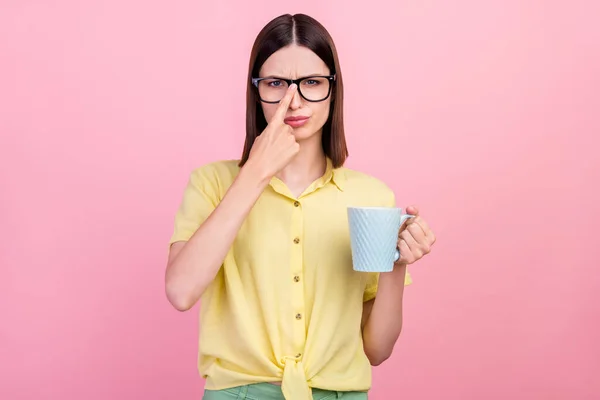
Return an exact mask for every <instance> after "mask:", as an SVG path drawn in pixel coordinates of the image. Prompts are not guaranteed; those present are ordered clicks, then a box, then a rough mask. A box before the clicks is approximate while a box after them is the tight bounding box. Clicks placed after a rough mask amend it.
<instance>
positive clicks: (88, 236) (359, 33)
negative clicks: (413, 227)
mask: <svg viewBox="0 0 600 400" xmlns="http://www.w3.org/2000/svg"><path fill="white" fill-rule="evenodd" d="M284 3H286V2H281V1H262V2H258V3H257V2H253V3H251V2H245V1H236V2H231V1H225V2H224V1H212V2H205V1H175V2H165V1H141V0H119V1H116V0H111V1H108V0H103V1H76V0H71V1H67V0H62V1H34V0H2V1H0V152H1V154H0V155H1V156H0V179H1V193H0V246H1V251H0V265H1V271H0V312H1V319H0V398H2V399H6V400H13V399H14V400H17V399H57V400H58V399H61V400H69V399H87V400H100V399H102V400H104V399H199V398H200V396H201V390H202V381H201V380H200V378H199V377H198V376H197V373H196V366H195V362H196V347H197V343H196V340H197V337H196V334H197V313H196V312H195V311H193V312H190V313H185V314H181V313H178V312H177V311H175V310H174V309H172V308H171V307H170V305H169V304H168V302H167V300H166V298H165V296H164V291H163V290H164V289H163V271H164V267H165V257H166V244H167V240H168V238H169V236H170V234H171V229H172V219H173V214H174V212H175V209H176V207H177V205H178V203H179V200H180V198H181V194H182V190H183V186H184V184H185V182H186V179H187V177H188V174H189V172H190V171H191V169H192V168H194V167H196V166H199V165H201V164H203V163H205V162H208V161H212V160H215V159H218V158H230V157H231V158H233V157H237V156H238V155H239V154H240V151H241V146H242V140H243V130H244V107H245V104H244V89H243V88H244V79H245V74H246V66H247V59H248V55H249V51H250V46H251V44H252V41H253V40H254V37H255V35H256V33H257V32H258V30H259V29H260V28H261V27H262V26H263V25H264V24H265V23H266V22H267V21H268V20H269V19H270V18H272V17H274V16H276V15H279V14H280V13H284V12H292V13H294V12H306V13H309V14H311V15H313V16H314V17H316V18H317V19H319V20H321V21H322V22H323V23H324V24H325V25H326V26H327V27H328V29H329V30H330V31H331V33H332V34H333V36H334V38H335V40H336V42H337V45H338V48H339V53H340V57H341V63H342V66H343V73H344V79H345V83H346V95H347V97H346V105H347V107H346V116H347V120H346V121H347V133H348V140H349V144H350V149H351V157H350V159H349V163H348V165H349V166H350V167H353V168H358V169H362V170H365V171H366V172H369V173H372V174H374V175H376V176H379V177H381V178H382V179H384V180H385V181H386V182H388V183H389V184H390V185H391V186H392V187H393V188H394V189H395V190H396V193H397V196H398V199H399V201H400V203H401V204H402V205H405V204H410V203H415V204H417V205H419V206H420V208H421V210H422V213H423V215H424V216H425V217H426V219H427V220H428V221H429V222H430V223H431V225H432V227H433V228H434V229H435V230H436V232H437V236H438V243H437V244H436V246H435V251H434V252H433V253H432V254H431V255H430V256H429V257H428V258H427V259H425V260H423V261H422V262H420V263H419V264H420V265H418V266H415V267H414V268H412V274H413V278H414V280H415V284H414V285H413V286H411V287H410V289H408V290H407V293H406V323H405V330H404V332H403V335H402V338H401V341H400V342H399V344H398V345H397V347H396V350H395V353H394V356H393V357H392V359H391V360H389V361H388V362H387V363H386V364H385V365H384V366H382V367H379V368H377V369H376V370H375V376H374V389H373V390H372V396H371V398H372V399H375V400H383V399H393V400H395V399H426V400H429V399H431V400H437V399H442V398H443V399H448V400H465V399H466V400H469V399H486V400H494V399H507V398H510V399H528V400H531V399H543V400H547V399H565V400H567V399H568V400H584V399H598V398H600V381H599V380H598V372H599V370H600V345H599V344H598V337H599V336H600V332H599V330H598V321H599V320H600V301H599V299H598V291H599V290H600V278H599V277H600V274H599V273H598V267H599V266H600V252H599V248H600V246H599V245H598V244H597V240H598V239H597V238H598V236H597V234H596V228H597V226H598V224H599V223H600V215H599V207H598V203H599V199H598V196H597V189H596V185H597V184H598V182H600V174H599V170H600V162H599V158H600V157H599V156H598V145H599V144H600V140H599V137H600V123H599V122H598V113H599V110H600V101H599V93H600V79H599V78H598V76H599V75H598V74H599V71H600V29H599V28H598V25H597V16H598V15H600V6H599V4H600V3H599V2H597V1H593V0H590V1H569V2H567V1H564V2H559V1H544V2H542V1H522V0H509V1H508V0H504V1H494V2H492V1H479V0H459V1H453V2H448V1H443V0H430V1H410V2H409V1H402V2H395V1H385V2H378V3H379V4H378V5H377V6H375V3H372V2H371V3H369V4H370V5H371V6H372V7H370V8H366V7H365V5H364V3H363V2H357V3H355V4H353V5H351V4H350V2H348V1H336V2H323V1H320V0H315V1H304V2H302V5H300V4H297V5H295V6H286V5H284ZM376 3H377V2H376ZM361 21H362V22H361Z"/></svg>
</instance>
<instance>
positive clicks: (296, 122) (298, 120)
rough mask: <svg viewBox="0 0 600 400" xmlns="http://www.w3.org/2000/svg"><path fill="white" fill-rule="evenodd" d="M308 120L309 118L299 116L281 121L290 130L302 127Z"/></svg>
mask: <svg viewBox="0 0 600 400" xmlns="http://www.w3.org/2000/svg"><path fill="white" fill-rule="evenodd" d="M309 118H310V117H305V116H301V115H300V116H296V117H287V118H286V119H284V120H283V122H285V123H286V124H288V125H289V126H291V127H292V128H298V127H300V126H302V125H304V124H305V123H306V122H307V121H308V119H309Z"/></svg>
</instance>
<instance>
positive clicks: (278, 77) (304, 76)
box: [261, 73, 329, 79]
mask: <svg viewBox="0 0 600 400" xmlns="http://www.w3.org/2000/svg"><path fill="white" fill-rule="evenodd" d="M311 76H329V75H328V74H324V73H314V74H309V75H302V76H300V77H298V78H296V79H302V78H310V77H311ZM261 78H271V79H292V78H285V77H283V76H279V75H266V76H263V77H261Z"/></svg>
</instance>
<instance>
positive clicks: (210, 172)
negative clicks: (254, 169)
mask: <svg viewBox="0 0 600 400" xmlns="http://www.w3.org/2000/svg"><path fill="white" fill-rule="evenodd" d="M238 163H239V160H219V161H213V162H209V163H206V164H203V165H201V166H199V167H196V168H195V169H193V170H192V172H191V174H190V183H191V184H192V185H194V186H196V187H198V188H203V189H204V190H207V189H210V190H212V191H215V192H216V193H221V192H224V191H226V190H227V189H228V188H229V186H230V185H231V184H232V183H233V181H234V179H235V177H236V176H237V174H238V173H239V171H240V167H239V166H238Z"/></svg>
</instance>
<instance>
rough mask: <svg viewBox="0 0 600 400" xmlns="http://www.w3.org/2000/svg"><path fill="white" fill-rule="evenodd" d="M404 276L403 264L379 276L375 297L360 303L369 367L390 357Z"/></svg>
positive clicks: (398, 326) (399, 319)
mask: <svg viewBox="0 0 600 400" xmlns="http://www.w3.org/2000/svg"><path fill="white" fill-rule="evenodd" d="M405 276H406V264H402V265H397V266H396V267H395V268H394V270H393V271H392V272H388V273H384V274H380V276H379V287H378V290H377V297H376V298H375V299H373V300H369V301H367V302H365V303H364V304H363V319H362V328H363V343H364V349H365V354H366V355H367V357H368V358H369V361H370V362H371V365H380V364H381V363H383V362H384V361H385V360H387V359H388V358H389V357H390V355H391V354H392V350H393V349H394V345H395V344H396V341H397V340H398V337H399V336H400V332H401V331H402V299H403V297H404V285H405V281H404V280H405Z"/></svg>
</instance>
